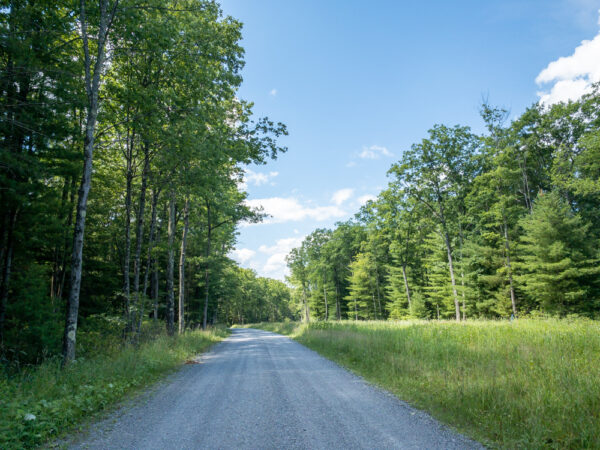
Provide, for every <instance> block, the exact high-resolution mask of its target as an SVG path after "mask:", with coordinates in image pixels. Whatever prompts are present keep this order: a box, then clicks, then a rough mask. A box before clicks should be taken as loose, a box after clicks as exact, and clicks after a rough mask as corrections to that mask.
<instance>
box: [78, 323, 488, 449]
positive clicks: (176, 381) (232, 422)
mask: <svg viewBox="0 0 600 450" xmlns="http://www.w3.org/2000/svg"><path fill="white" fill-rule="evenodd" d="M140 399H141V400H140V401H138V402H137V403H136V404H135V405H133V406H130V407H127V408H122V409H121V410H120V411H118V412H117V413H115V414H113V415H112V416H111V417H108V418H107V419H106V420H104V421H102V422H100V423H98V424H96V425H95V426H94V427H93V428H92V430H91V431H90V432H89V433H88V434H87V436H86V437H85V438H83V439H79V442H76V443H72V444H71V448H86V449H100V448H101V449H106V448H118V449H195V448H210V449H234V448H235V449H239V448H251V449H263V448H265V449H267V448H272V449H285V448H305V449H320V448H322V449H334V448H343V449H350V448H369V449H378V448H419V449H458V448H460V449H465V448H482V447H481V445H480V444H478V443H476V442H473V441H471V440H469V439H467V438H465V437H463V436H461V435H459V434H457V433H455V432H453V431H452V430H450V429H449V428H447V427H445V426H444V425H442V424H440V423H439V422H437V421H435V420H434V419H432V418H431V417H430V416H429V415H427V414H425V413H423V412H421V411H418V410H415V409H413V408H411V407H410V406H408V405H407V404H405V403H403V402H401V401H400V400H398V399H397V398H395V397H394V396H392V395H391V394H388V393H386V392H384V391H382V390H380V389H377V388H375V387H373V386H371V385H369V384H368V383H366V382H364V381H363V380H362V379H361V378H359V377H357V376H355V375H353V374H351V373H349V372H348V371H346V370H344V369H342V368H341V367H339V366H338V365H336V364H335V363H333V362H331V361H329V360H327V359H325V358H323V357H321V356H319V355H318V354H316V353H315V352H313V351H312V350H309V349H307V348H306V347H304V346H302V345H300V344H298V343H297V342H294V341H292V340H291V339H288V338H286V337H284V336H281V335H278V334H274V333H269V332H266V331H261V330H253V329H235V330H233V333H232V335H231V336H230V337H229V338H227V339H226V340H225V341H223V342H222V343H220V344H219V345H217V346H216V347H215V348H214V349H213V350H212V351H211V352H210V353H207V354H206V355H204V356H203V357H202V358H201V360H200V364H197V365H187V366H186V367H184V368H183V369H182V370H180V371H179V372H178V373H177V374H175V375H174V376H173V377H171V378H170V379H169V380H168V382H167V383H163V384H161V385H160V386H159V389H156V390H155V391H154V392H153V393H152V394H150V395H146V396H143V397H141V398H140Z"/></svg>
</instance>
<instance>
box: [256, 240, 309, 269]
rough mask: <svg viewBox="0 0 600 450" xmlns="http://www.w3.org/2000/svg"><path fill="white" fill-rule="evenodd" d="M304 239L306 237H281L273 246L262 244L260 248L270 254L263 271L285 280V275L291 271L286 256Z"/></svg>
mask: <svg viewBox="0 0 600 450" xmlns="http://www.w3.org/2000/svg"><path fill="white" fill-rule="evenodd" d="M303 239H304V237H291V238H284V239H279V240H278V241H277V242H276V243H275V245H273V246H266V245H261V246H260V247H259V249H258V250H259V251H260V252H262V253H265V254H267V255H269V257H268V259H267V262H266V263H265V265H264V266H263V267H262V270H261V273H263V274H265V275H266V276H269V277H273V278H279V279H281V280H283V278H284V277H285V275H288V273H289V270H288V268H287V263H286V262H285V257H286V256H287V255H288V254H289V253H290V251H291V250H292V249H293V248H295V247H299V246H300V245H301V244H302V240H303Z"/></svg>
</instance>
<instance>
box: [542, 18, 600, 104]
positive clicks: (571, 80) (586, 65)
mask: <svg viewBox="0 0 600 450" xmlns="http://www.w3.org/2000/svg"><path fill="white" fill-rule="evenodd" d="M599 24H600V21H599ZM599 81H600V33H598V34H597V35H596V37H595V38H594V39H592V40H591V41H587V40H586V41H582V42H581V44H580V45H579V46H578V47H577V48H576V49H575V51H574V52H573V54H572V55H570V56H563V57H561V58H558V59H557V60H556V61H552V62H551V63H550V64H548V66H547V67H546V68H545V69H544V70H542V71H541V72H540V74H539V75H538V76H537V78H536V79H535V82H536V83H537V84H538V85H540V86H542V85H551V86H548V88H547V90H545V91H541V92H538V95H539V97H540V102H541V103H543V104H546V105H551V104H554V103H558V102H566V101H568V100H577V99H578V98H579V97H581V96H582V95H583V94H586V93H588V92H590V91H591V85H592V83H597V82H599Z"/></svg>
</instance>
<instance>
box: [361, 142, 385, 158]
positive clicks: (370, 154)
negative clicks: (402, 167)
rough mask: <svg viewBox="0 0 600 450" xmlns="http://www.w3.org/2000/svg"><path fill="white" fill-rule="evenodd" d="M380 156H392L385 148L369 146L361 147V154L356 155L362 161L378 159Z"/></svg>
mask: <svg viewBox="0 0 600 450" xmlns="http://www.w3.org/2000/svg"><path fill="white" fill-rule="evenodd" d="M382 156H394V155H393V153H392V152H390V151H389V150H388V149H387V148H385V147H382V146H380V145H371V146H370V147H363V149H362V152H360V153H359V154H358V157H359V158H362V159H379V158H380V157H382Z"/></svg>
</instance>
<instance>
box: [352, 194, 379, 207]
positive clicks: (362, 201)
mask: <svg viewBox="0 0 600 450" xmlns="http://www.w3.org/2000/svg"><path fill="white" fill-rule="evenodd" d="M376 199H377V197H375V196H374V195H371V194H367V195H361V196H360V197H358V199H357V200H358V204H359V205H361V206H362V205H364V204H365V203H367V202H368V201H369V200H376Z"/></svg>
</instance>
